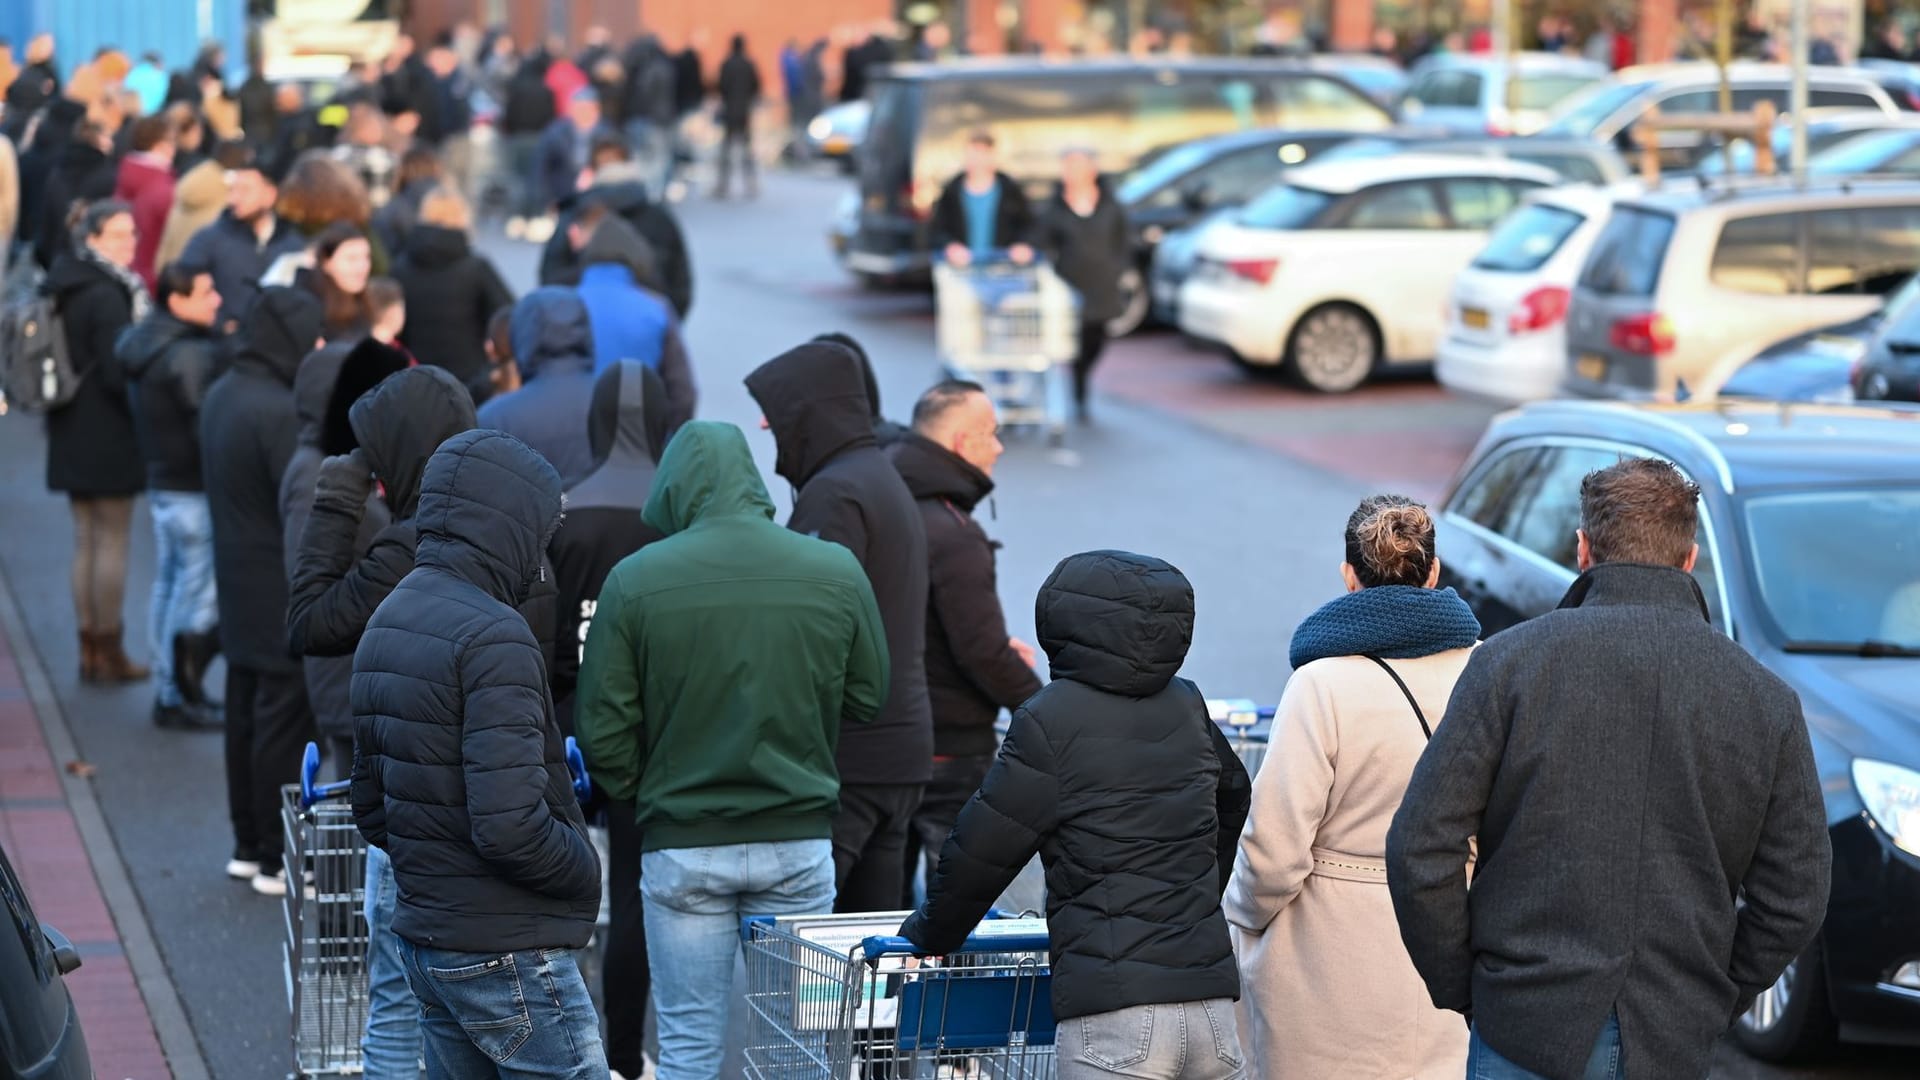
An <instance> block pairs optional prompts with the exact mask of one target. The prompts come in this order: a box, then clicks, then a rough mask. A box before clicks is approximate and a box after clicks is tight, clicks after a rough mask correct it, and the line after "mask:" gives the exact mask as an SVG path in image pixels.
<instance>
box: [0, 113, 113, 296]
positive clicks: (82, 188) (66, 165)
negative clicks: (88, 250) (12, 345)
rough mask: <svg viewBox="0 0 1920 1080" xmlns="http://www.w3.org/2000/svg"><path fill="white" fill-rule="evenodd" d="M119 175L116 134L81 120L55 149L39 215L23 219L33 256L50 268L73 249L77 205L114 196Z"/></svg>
mask: <svg viewBox="0 0 1920 1080" xmlns="http://www.w3.org/2000/svg"><path fill="white" fill-rule="evenodd" d="M118 178H119V167H118V166H117V165H116V164H115V163H114V160H113V136H112V135H111V134H109V133H108V132H107V129H106V128H103V127H101V126H100V125H99V124H97V123H95V122H94V121H92V120H85V119H83V120H80V121H79V122H78V123H76V124H75V125H74V127H73V136H72V138H70V139H68V140H66V141H65V142H63V143H62V144H61V146H60V149H59V150H58V151H56V155H55V158H54V162H53V167H52V169H51V170H50V171H49V172H48V174H47V179H46V186H45V188H44V190H43V194H42V195H41V197H40V199H39V207H38V217H36V218H34V219H32V220H31V221H28V222H25V223H24V224H27V225H31V226H32V227H33V229H34V234H33V235H34V241H33V257H34V260H35V261H36V262H38V263H39V264H40V265H41V266H42V267H45V268H46V269H47V270H48V271H49V272H51V271H52V269H53V263H54V260H55V259H56V258H58V257H59V256H61V255H63V254H69V253H73V250H74V246H73V236H72V234H71V232H70V231H69V229H70V226H71V218H72V215H73V212H74V210H75V208H76V207H79V206H83V205H86V204H89V203H93V202H96V201H98V200H100V199H110V198H112V197H113V188H114V185H115V183H116V182H117V181H118ZM135 227H136V229H137V228H138V226H137V225H136V226H135ZM23 231H24V229H23ZM128 265H129V266H131V265H132V262H131V260H129V262H128Z"/></svg>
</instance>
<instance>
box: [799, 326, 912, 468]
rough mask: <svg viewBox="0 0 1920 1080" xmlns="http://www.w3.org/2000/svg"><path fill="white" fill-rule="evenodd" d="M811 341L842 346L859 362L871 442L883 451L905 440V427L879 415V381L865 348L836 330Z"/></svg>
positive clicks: (815, 337) (817, 335)
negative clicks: (864, 386) (864, 390)
mask: <svg viewBox="0 0 1920 1080" xmlns="http://www.w3.org/2000/svg"><path fill="white" fill-rule="evenodd" d="M813 340H815V341H825V342H831V343H832V344H835V345H843V346H845V347H846V348H847V349H848V351H850V352H852V353H853V355H854V358H855V359H857V360H859V361H860V378H861V380H862V381H863V382H865V383H866V385H867V414H868V415H869V416H870V417H872V418H873V441H874V442H876V443H878V444H879V445H880V449H882V450H885V449H887V448H889V447H891V446H892V445H893V444H894V443H897V442H899V441H900V440H901V439H903V438H905V437H906V434H907V431H908V428H907V426H906V425H905V424H902V423H900V422H899V421H897V420H889V419H887V418H886V417H885V416H883V415H881V413H880V380H879V379H878V378H877V377H876V376H875V375H874V373H873V360H872V359H871V358H870V357H868V356H867V347H866V346H865V345H862V344H860V342H859V341H858V340H856V339H855V338H854V336H853V335H852V334H847V333H842V332H841V331H838V330H831V331H828V332H827V333H824V334H816V335H814V339H813Z"/></svg>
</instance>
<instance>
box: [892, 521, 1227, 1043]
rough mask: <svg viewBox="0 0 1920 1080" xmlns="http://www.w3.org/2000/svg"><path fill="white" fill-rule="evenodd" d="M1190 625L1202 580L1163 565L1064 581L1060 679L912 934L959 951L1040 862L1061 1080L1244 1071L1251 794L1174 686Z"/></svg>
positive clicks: (1085, 566)
mask: <svg viewBox="0 0 1920 1080" xmlns="http://www.w3.org/2000/svg"><path fill="white" fill-rule="evenodd" d="M1193 617H1194V603H1193V586H1192V585H1190V584H1188V582H1187V579H1186V577H1185V575H1183V574H1181V573H1180V571H1179V570H1177V569H1175V568H1174V567H1172V566H1170V565H1168V564H1167V563H1165V562H1163V561H1161V560H1160V559H1156V558H1153V557H1151V556H1147V555H1136V554H1133V553H1132V552H1126V551H1089V552H1083V553H1081V554H1079V555H1071V556H1068V557H1067V558H1066V559H1064V560H1062V561H1061V563H1060V565H1059V566H1057V567H1055V568H1054V570H1053V573H1052V574H1050V575H1048V576H1047V580H1046V583H1045V584H1043V585H1041V586H1040V595H1039V598H1038V600H1037V601H1036V602H1035V619H1036V621H1037V624H1038V629H1039V631H1040V645H1041V647H1042V648H1044V649H1045V650H1046V651H1047V657H1048V659H1049V660H1050V661H1051V665H1052V673H1053V681H1052V682H1049V683H1048V684H1047V686H1046V689H1044V690H1041V691H1040V692H1039V693H1038V694H1035V695H1034V696H1033V697H1032V698H1030V699H1028V700H1027V702H1026V704H1024V705H1022V706H1020V707H1019V708H1018V709H1016V710H1014V713H1013V726H1012V727H1011V728H1010V729H1009V730H1008V732H1007V739H1006V742H1005V744H1004V745H1002V746H1001V748H1000V756H999V757H998V758H997V759H996V760H995V761H994V763H993V768H992V769H990V770H989V771H988V773H987V778H986V780H985V782H983V783H982V784H981V785H980V793H979V795H978V796H976V797H975V798H974V799H973V800H972V801H971V802H969V803H968V804H967V807H966V809H965V810H962V811H961V812H960V820H959V822H958V823H957V824H955V826H954V828H953V834H952V835H951V836H949V837H948V838H947V843H946V846H945V847H944V848H943V849H942V850H941V852H940V861H939V863H938V865H937V866H936V867H935V869H934V873H933V877H932V880H930V881H929V882H928V883H927V901H926V903H925V904H923V905H921V907H920V909H919V910H918V911H916V912H914V913H913V915H912V916H910V917H909V918H908V919H907V921H906V923H905V924H904V925H902V926H901V927H900V933H901V934H902V935H903V936H905V937H906V938H907V939H908V940H909V941H912V942H913V943H914V944H915V945H917V946H919V947H920V948H922V949H924V950H926V951H927V952H929V953H932V954H934V955H937V956H944V955H946V954H947V953H950V952H952V951H954V950H955V949H957V948H958V947H959V946H960V944H961V943H962V942H963V941H964V940H965V939H966V937H967V935H968V934H970V933H972V932H973V929H974V927H975V926H976V925H977V924H978V923H979V921H980V919H981V917H982V916H984V915H985V914H986V913H987V909H988V908H990V907H992V906H993V903H994V901H995V900H996V899H997V898H998V897H999V895H1000V894H1001V892H1002V891H1004V890H1005V889H1006V887H1007V886H1008V885H1010V884H1012V882H1013V879H1014V878H1015V877H1016V876H1017V875H1018V874H1019V873H1020V871H1021V870H1022V869H1023V868H1025V866H1026V865H1027V863H1028V861H1030V860H1031V859H1032V858H1033V856H1034V854H1035V853H1036V852H1037V853H1038V854H1039V855H1040V858H1041V861H1042V862H1044V863H1045V864H1046V873H1047V934H1048V936H1049V937H1050V938H1051V939H1052V949H1051V954H1050V959H1051V961H1052V964H1053V1015H1054V1017H1055V1018H1056V1019H1057V1020H1059V1021H1061V1024H1060V1030H1059V1037H1058V1041H1057V1043H1056V1044H1055V1046H1056V1049H1055V1053H1056V1055H1057V1056H1058V1058H1059V1060H1060V1063H1061V1075H1062V1076H1063V1077H1072V1078H1091V1077H1096V1076H1106V1075H1111V1074H1110V1073H1109V1072H1107V1071H1106V1070H1101V1069H1098V1068H1096V1067H1094V1066H1092V1065H1089V1064H1088V1062H1099V1061H1119V1060H1132V1061H1135V1062H1137V1063H1138V1066H1139V1073H1140V1075H1146V1076H1159V1077H1167V1078H1170V1080H1228V1078H1238V1077H1240V1076H1242V1075H1243V1069H1244V1064H1243V1062H1244V1061H1245V1058H1244V1056H1243V1055H1242V1053H1241V1050H1240V1040H1239V1038H1238V1036H1237V1034H1236V1028H1235V1017H1234V1007H1233V1002H1234V999H1236V998H1238V997H1239V996H1240V973H1239V970H1238V969H1237V968H1236V966H1235V964H1234V959H1233V950H1232V947H1231V945H1230V944H1229V942H1228V937H1227V921H1226V919H1225V918H1224V917H1223V916H1222V915H1221V914H1220V896H1221V893H1222V891H1223V890H1224V889H1225V887H1226V883H1227V878H1228V875H1230V874H1231V873H1232V870H1233V855H1234V850H1235V845H1236V844H1237V843H1238V842H1239V839H1240V829H1241V827H1242V826H1243V825H1244V824H1245V822H1246V816H1247V806H1248V801H1249V791H1250V785H1249V783H1248V780H1247V772H1246V770H1245V769H1244V768H1242V767H1241V765H1240V759H1239V758H1238V757H1237V756H1235V754H1234V752H1233V748H1232V747H1231V746H1230V745H1228V743H1227V740H1226V736H1225V735H1223V734H1222V733H1221V731H1220V729H1219V727H1218V726H1216V725H1215V724H1214V723H1213V721H1212V720H1211V719H1209V718H1208V715H1207V703H1206V701H1205V699H1203V698H1202V697H1201V696H1200V690H1199V688H1198V687H1196V686H1194V684H1192V683H1190V682H1188V681H1187V680H1185V679H1182V678H1178V677H1177V676H1176V675H1175V672H1177V671H1179V670H1180V665H1181V664H1182V663H1184V662H1185V660H1186V657H1187V649H1188V647H1189V646H1190V645H1191V643H1192V641H1193ZM1074 1020H1078V1021H1081V1022H1080V1023H1068V1022H1067V1021H1074ZM1196 1050H1197V1051H1200V1052H1195V1051H1196ZM1069 1063H1072V1064H1069Z"/></svg>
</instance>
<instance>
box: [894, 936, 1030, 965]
mask: <svg viewBox="0 0 1920 1080" xmlns="http://www.w3.org/2000/svg"><path fill="white" fill-rule="evenodd" d="M1051 947H1052V942H1051V941H1050V940H1049V939H1048V937H1047V935H1045V934H985V935H982V934H972V935H969V936H968V937H967V940H966V941H965V942H962V943H961V945H960V947H959V948H957V949H954V950H952V952H953V954H954V955H958V954H960V953H1010V952H1046V951H1047V950H1048V949H1049V948H1051ZM860 954H861V956H863V957H865V958H866V960H867V961H868V962H869V963H871V962H872V961H875V960H878V959H879V958H881V957H883V956H931V955H933V954H931V953H929V952H927V950H925V949H923V948H921V947H920V946H918V945H915V944H914V943H913V942H911V941H908V940H907V939H906V938H903V937H887V936H879V937H870V938H867V939H865V940H863V941H861V942H860Z"/></svg>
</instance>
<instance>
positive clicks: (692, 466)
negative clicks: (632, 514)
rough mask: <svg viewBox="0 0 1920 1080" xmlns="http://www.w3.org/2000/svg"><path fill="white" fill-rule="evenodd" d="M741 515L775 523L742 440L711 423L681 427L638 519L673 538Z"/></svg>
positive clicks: (729, 427) (733, 429) (728, 428)
mask: <svg viewBox="0 0 1920 1080" xmlns="http://www.w3.org/2000/svg"><path fill="white" fill-rule="evenodd" d="M740 516H747V517H759V518H765V519H766V520H768V521H772V520H773V499H772V498H771V497H769V496H768V495H767V485H766V484H764V483H762V482H761V480H760V469H759V468H758V467H757V466H755V465H754V463H753V451H751V450H749V449H747V437H746V435H745V434H744V433H742V432H741V430H740V429H739V428H737V427H734V426H733V425H732V424H722V423H717V422H715V421H712V420H690V421H688V422H687V423H685V424H683V425H681V427H680V430H679V431H678V432H676V433H675V434H674V436H673V441H672V442H670V443H668V444H667V452H666V453H665V454H663V455H661V458H660V468H659V471H658V473H657V474H656V475H655V476H654V480H653V493H652V494H651V495H649V496H647V506H646V509H645V510H644V511H642V512H641V515H640V517H641V520H643V521H645V522H646V523H647V524H648V525H651V526H653V527H654V528H655V529H658V530H659V531H660V532H661V533H662V534H663V535H666V536H672V535H673V534H674V533H677V532H682V531H685V530H687V529H690V528H692V527H693V526H695V525H697V524H699V523H700V522H701V521H704V520H707V519H710V518H719V517H740Z"/></svg>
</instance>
